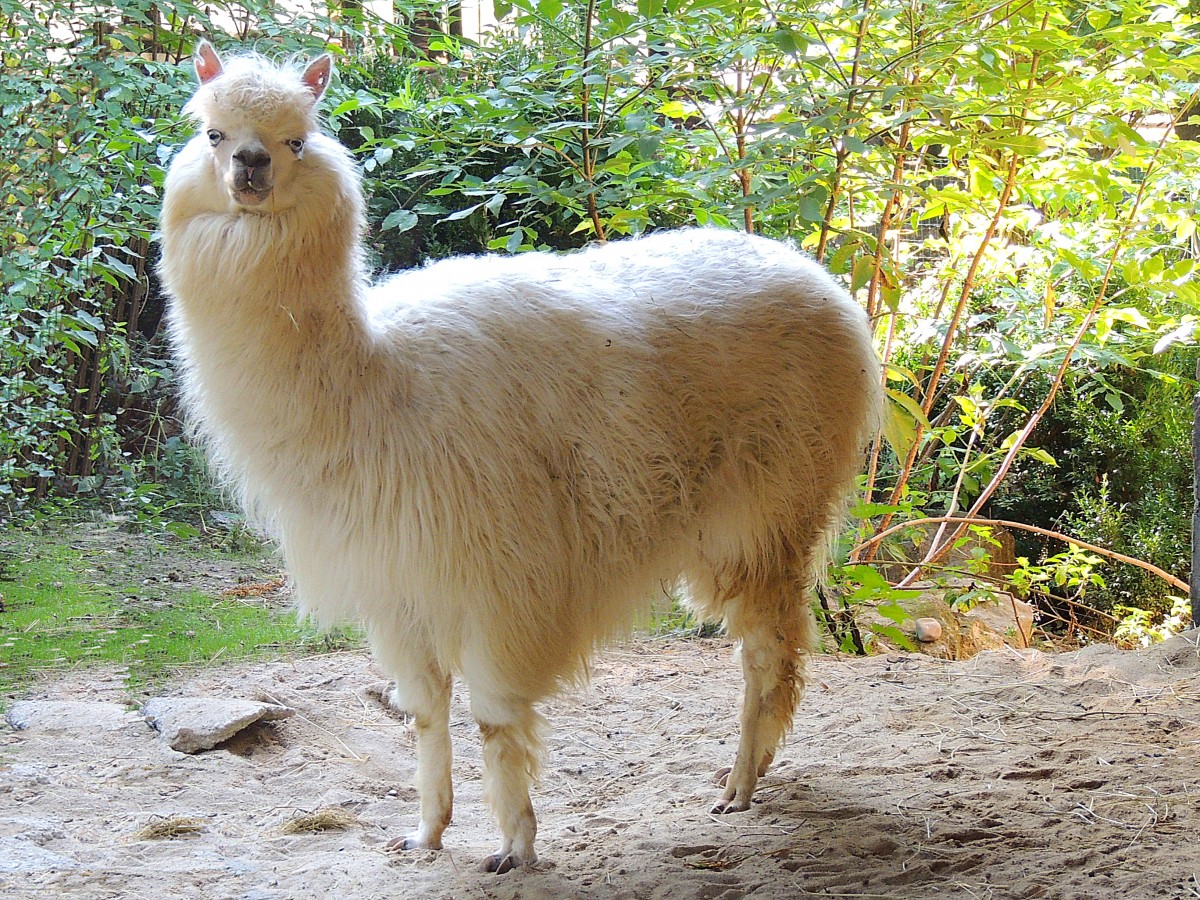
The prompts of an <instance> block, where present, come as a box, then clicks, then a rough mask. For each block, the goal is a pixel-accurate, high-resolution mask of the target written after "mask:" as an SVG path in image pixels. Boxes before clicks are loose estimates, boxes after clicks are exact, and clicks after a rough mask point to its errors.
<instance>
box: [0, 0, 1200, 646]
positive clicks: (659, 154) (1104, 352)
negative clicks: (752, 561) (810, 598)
mask: <svg viewBox="0 0 1200 900" xmlns="http://www.w3.org/2000/svg"><path fill="white" fill-rule="evenodd" d="M394 5H395V9H396V21H395V22H394V23H388V22H383V21H379V20H377V19H375V18H373V17H372V16H371V15H370V14H369V13H367V12H364V10H363V9H362V6H361V4H352V3H349V2H346V3H343V4H341V5H340V6H337V7H331V8H328V9H323V10H320V11H319V13H320V14H305V15H299V14H295V13H292V12H289V11H285V10H284V8H283V7H280V6H277V5H275V4H274V3H272V2H269V0H247V2H244V3H241V4H237V5H232V4H229V5H222V6H220V7H219V8H218V7H212V6H209V5H206V4H193V3H191V2H178V3H161V2H159V3H151V2H149V0H98V2H95V3H92V4H90V5H81V4H76V3H67V2H65V0H30V2H20V3H18V2H15V0H0V28H2V29H3V31H4V35H5V37H4V43H3V48H4V49H3V51H2V60H0V61H2V64H3V65H2V67H0V110H2V112H3V121H4V122H5V123H6V127H5V128H4V129H3V130H2V131H0V197H2V198H3V200H4V203H3V206H2V212H0V273H2V277H3V287H4V290H3V294H2V295H0V353H2V363H0V417H2V420H3V427H2V429H0V496H2V497H3V498H4V499H5V501H6V502H7V504H8V507H9V510H10V511H19V510H22V509H25V510H27V509H29V508H31V507H33V506H37V505H38V504H39V503H44V502H45V501H46V500H47V499H48V498H62V497H68V498H70V497H79V496H87V495H91V496H96V497H98V498H101V499H102V500H103V501H104V502H105V503H106V504H108V506H110V507H112V508H116V509H117V510H118V511H121V512H123V513H124V514H130V515H132V516H133V517H134V518H135V519H141V520H146V521H149V522H151V523H152V524H154V525H155V526H156V527H165V528H169V529H171V530H175V531H176V532H177V533H185V532H188V530H189V529H191V528H194V525H193V524H189V523H190V522H191V520H190V519H189V517H188V515H187V511H188V510H192V511H195V510H199V509H203V508H205V507H206V506H208V505H212V504H213V503H215V502H217V501H216V500H215V498H213V497H212V496H211V495H209V494H207V493H206V488H205V487H204V485H205V477H204V473H203V471H202V469H201V468H200V467H199V465H198V463H197V461H196V459H195V457H194V455H193V454H192V453H191V451H190V450H189V449H188V446H187V444H186V442H185V441H184V440H182V439H181V436H180V434H181V430H180V426H179V424H178V422H177V421H176V418H175V408H174V405H173V400H172V392H171V378H172V365H171V362H170V358H169V352H168V348H167V346H166V344H165V337H164V335H163V331H162V328H161V316H162V308H163V297H162V295H161V292H160V291H159V288H158V285H157V283H156V279H155V275H154V259H155V253H156V248H155V244H154V238H153V235H154V227H155V217H156V215H157V210H158V205H159V200H160V196H159V195H160V189H161V184H162V177H163V172H164V168H165V166H166V165H167V164H168V163H169V160H170V158H171V155H172V153H173V152H174V150H175V149H176V148H177V147H178V146H179V145H180V144H181V143H182V142H183V141H184V140H185V139H186V138H187V136H188V132H189V128H188V125H187V123H185V122H183V121H181V119H180V115H179V108H180V106H181V105H182V103H183V101H184V100H185V99H186V97H187V96H188V95H189V94H190V92H191V90H192V87H193V79H192V76H191V71H190V66H189V65H188V63H187V60H188V55H189V53H190V51H191V48H192V47H193V45H194V43H195V41H196V39H197V37H198V36H200V35H207V36H210V37H213V38H214V39H215V40H216V41H217V43H218V44H219V46H220V47H222V48H223V49H226V50H235V49H240V48H253V49H257V50H260V51H263V52H266V53H268V54H270V55H273V56H280V55H287V54H289V53H292V52H300V51H303V52H305V53H312V52H315V51H318V50H322V49H330V50H332V51H333V52H334V53H336V54H337V55H338V57H339V72H340V79H339V82H338V83H337V84H336V85H335V88H334V90H333V92H332V99H331V100H330V101H328V106H327V110H328V121H329V126H330V128H331V129H332V130H333V131H335V132H337V133H338V134H339V136H340V137H341V139H342V140H343V141H345V142H346V143H347V144H348V145H350V146H351V147H352V148H354V149H355V151H356V152H357V154H358V155H359V158H360V160H361V162H362V164H363V168H364V174H365V178H366V187H367V191H368V194H369V197H370V214H371V218H372V229H371V235H372V238H371V240H372V249H373V252H374V254H375V262H376V264H377V267H378V268H380V269H394V268H399V267H405V266H411V265H415V264H419V263H420V262H421V261H423V260H425V259H428V258H430V257H435V256H441V255H446V254H449V253H454V252H476V251H482V250H492V251H496V252H502V253H513V252H521V251H525V250H529V249H533V248H550V249H567V248H571V247H576V246H579V245H581V244H583V243H585V242H587V241H592V240H604V239H614V238H618V237H621V236H625V235H632V234H638V233H641V232H643V231H647V230H650V229H655V228H663V227H670V226H675V225H684V224H697V223H698V224H702V225H713V226H719V227H738V228H744V229H748V230H754V231H759V232H762V233H765V234H769V235H775V236H780V237H789V238H791V239H793V240H795V241H796V242H798V243H799V244H801V245H802V246H803V247H804V248H806V249H807V250H808V251H809V252H811V253H812V254H813V255H814V256H816V257H817V258H818V259H820V260H821V261H823V262H824V263H825V264H827V265H828V266H829V267H830V268H831V269H832V270H833V271H834V272H835V273H836V274H837V275H838V276H839V277H841V278H842V279H843V280H844V281H845V283H846V285H847V287H848V288H850V289H851V290H852V291H853V292H854V293H855V295H856V296H857V297H858V299H859V300H860V301H861V302H862V303H863V305H864V306H865V307H866V308H867V309H868V311H869V313H870V314H871V316H872V319H873V322H874V323H875V328H876V333H877V338H878V346H879V350H880V354H881V356H882V357H883V359H884V360H885V362H886V363H887V378H888V383H887V387H888V397H889V404H888V405H889V411H888V422H887V427H886V429H885V435H886V440H884V441H881V442H880V443H879V445H878V446H877V448H876V450H875V453H874V455H873V456H872V458H871V460H870V469H869V473H868V476H867V478H866V481H865V485H864V488H865V491H866V496H867V502H866V503H864V504H863V505H862V506H861V507H860V509H859V514H860V526H859V529H858V533H857V534H855V535H853V536H847V540H846V546H845V548H844V549H845V556H846V560H845V561H846V562H847V563H848V564H858V565H860V566H861V565H866V564H875V563H878V562H880V561H883V560H886V559H888V558H890V557H892V556H895V555H897V554H901V555H906V556H908V557H909V558H910V561H921V560H922V559H923V561H924V562H925V564H926V565H925V566H924V567H922V568H920V569H918V570H916V571H914V572H913V574H912V575H911V576H910V577H908V578H905V577H904V576H903V575H897V576H895V577H892V581H893V582H895V581H900V582H901V583H902V586H903V585H904V584H906V583H907V582H909V581H912V580H913V579H915V578H917V577H924V576H928V575H929V574H936V573H937V572H938V571H940V570H941V569H942V568H944V566H945V559H944V556H945V554H944V553H943V552H940V551H939V545H940V546H941V549H942V550H944V549H945V548H946V546H948V545H949V544H952V543H953V542H954V541H955V540H957V539H959V538H960V537H961V534H960V532H959V531H957V527H958V526H950V527H948V528H947V529H946V530H945V531H944V533H942V534H941V536H940V539H939V540H935V541H934V542H933V545H932V546H930V547H928V548H927V549H926V552H923V553H920V554H917V557H916V559H913V558H912V550H911V547H908V549H906V547H907V544H906V540H907V539H908V538H910V537H911V534H909V533H908V532H907V531H906V530H903V529H902V530H900V531H898V532H892V531H891V530H890V529H891V528H892V527H893V526H895V525H896V524H898V523H903V522H906V521H911V520H914V519H918V518H921V517H927V516H934V517H936V516H947V515H960V516H967V517H973V518H977V519H978V518H984V519H987V518H995V519H1005V520H1012V521H1017V522H1019V523H1024V524H1028V525H1032V526H1036V527H1038V528H1041V529H1043V530H1049V531H1054V532H1065V533H1068V534H1070V535H1072V536H1074V537H1077V538H1080V539H1083V540H1085V541H1088V542H1090V543H1093V544H1096V545H1099V546H1101V547H1105V548H1111V549H1113V550H1116V551H1119V552H1122V553H1125V554H1127V555H1130V556H1133V557H1137V558H1139V559H1142V560H1145V561H1147V562H1150V563H1153V564H1154V565H1155V566H1157V567H1159V568H1161V569H1164V570H1166V571H1167V572H1169V573H1171V574H1172V575H1174V576H1177V577H1178V578H1182V579H1184V580H1186V579H1187V577H1188V568H1189V556H1188V553H1189V549H1188V546H1189V545H1188V535H1189V528H1190V525H1189V518H1190V509H1191V499H1190V498H1191V490H1192V488H1191V463H1190V453H1189V441H1190V428H1191V417H1192V411H1191V397H1192V395H1193V394H1194V393H1195V391H1196V387H1197V385H1196V382H1195V377H1194V376H1195V351H1194V325H1195V322H1196V317H1197V314H1198V312H1200V287H1198V286H1197V284H1196V281H1195V279H1194V272H1195V264H1196V257H1197V251H1198V249H1200V247H1198V245H1197V235H1196V221H1197V214H1198V212H1200V210H1198V208H1197V207H1198V204H1200V174H1198V173H1200V165H1198V163H1200V145H1198V144H1197V143H1195V142H1194V141H1193V140H1191V138H1192V137H1194V136H1195V134H1196V127H1197V125H1196V120H1195V119H1193V118H1190V110H1191V109H1192V108H1193V107H1194V106H1195V104H1196V97H1197V88H1198V87H1200V51H1198V50H1197V49H1196V48H1197V46H1200V44H1198V43H1197V37H1198V36H1200V35H1198V29H1197V24H1196V9H1195V8H1194V6H1193V4H1192V2H1191V0H1163V2H1154V3H1147V2H1143V0H1104V2H1099V0H1096V2H1086V3H1070V2H1062V0H1058V2H1046V0H1014V2H1001V3H993V2H982V0H908V2H901V0H835V2H815V0H788V2H779V0H737V2H733V0H637V2H634V0H627V2H618V0H577V2H565V0H540V2H534V0H497V3H496V11H497V13H498V14H499V15H500V17H501V20H502V22H503V27H502V28H500V29H497V30H496V31H494V32H491V33H489V34H487V35H485V36H483V37H482V38H481V39H480V40H479V41H472V40H468V39H465V38H463V37H462V36H461V28H458V27H455V22H454V13H455V9H456V7H455V6H454V5H453V4H452V5H451V6H450V7H449V8H448V9H444V8H442V7H441V6H440V5H439V4H433V5H431V4H428V3H422V2H416V0H397V2H396V3H395V4H394ZM164 510H172V512H171V514H168V515H164V514H163V511H164ZM885 533H886V537H885V538H884V539H881V540H875V539H873V538H872V535H882V534H885ZM185 536H186V534H185ZM985 537H986V535H985ZM1016 540H1017V554H1016V555H1017V556H1018V557H1023V558H1024V563H1023V565H1022V566H1021V569H1020V571H1021V572H1022V573H1023V574H1022V575H1021V576H1019V578H1018V580H1019V581H1021V583H1022V584H1024V585H1025V586H1026V587H1027V588H1028V589H1030V590H1033V589H1037V590H1040V591H1042V592H1043V593H1044V595H1045V596H1044V597H1043V600H1042V608H1043V610H1044V611H1046V612H1047V613H1048V614H1053V615H1060V616H1062V617H1063V618H1066V619H1068V620H1070V621H1072V622H1073V623H1075V624H1077V625H1079V626H1080V627H1088V628H1093V629H1098V630H1100V631H1103V632H1111V631H1112V630H1113V629H1114V628H1115V627H1116V626H1117V624H1118V621H1119V620H1122V619H1123V620H1125V621H1126V625H1127V628H1133V630H1132V631H1131V632H1129V633H1130V634H1133V635H1134V636H1136V635H1138V634H1143V633H1146V632H1147V630H1148V629H1153V628H1154V627H1156V626H1157V625H1158V623H1160V622H1162V620H1163V619H1164V618H1166V617H1169V616H1170V615H1171V613H1172V607H1173V605H1177V604H1176V602H1175V601H1174V600H1173V599H1172V598H1173V596H1174V595H1176V594H1178V593H1179V590H1178V588H1177V587H1173V586H1171V584H1169V583H1168V582H1166V581H1164V580H1162V579H1161V578H1159V577H1156V576H1154V575H1151V574H1149V573H1148V572H1146V571H1145V570H1144V569H1138V568H1135V567H1122V566H1114V565H1106V564H1104V562H1103V561H1102V560H1101V558H1100V557H1098V556H1096V555H1094V554H1088V553H1084V552H1082V551H1079V550H1073V551H1072V550H1069V549H1068V547H1067V545H1065V544H1062V543H1061V542H1058V541H1055V540H1052V539H1048V538H1046V537H1045V536H1044V535H1036V536H1031V535H1028V534H1026V533H1024V532H1019V533H1018V534H1017V535H1016ZM985 543H986V542H985ZM856 571H857V572H858V573H859V574H858V576H855V574H854V573H855V572H856ZM889 571H891V570H890V569H889ZM889 577H891V576H889ZM845 578H846V579H847V580H848V581H849V582H850V583H849V588H850V590H848V591H847V592H846V593H845V596H846V597H848V598H855V597H859V596H860V595H861V594H862V584H863V583H864V581H867V582H869V581H871V579H869V578H866V579H864V577H863V576H862V570H861V569H854V568H850V569H848V570H846V574H845ZM1022 579H1023V580H1022ZM856 585H858V589H857V591H856V590H855V586H856ZM1055 598H1057V599H1055ZM847 602H849V601H847ZM1080 603H1084V604H1085V605H1086V609H1085V610H1084V611H1083V612H1080V611H1078V609H1077V604H1080ZM1131 608H1136V609H1138V610H1141V612H1137V613H1134V612H1131V611H1130V609H1131ZM831 609H832V607H831ZM1135 620H1136V621H1135ZM1130 623H1133V624H1134V625H1136V627H1133V625H1130ZM1176 624H1178V623H1177V622H1176Z"/></svg>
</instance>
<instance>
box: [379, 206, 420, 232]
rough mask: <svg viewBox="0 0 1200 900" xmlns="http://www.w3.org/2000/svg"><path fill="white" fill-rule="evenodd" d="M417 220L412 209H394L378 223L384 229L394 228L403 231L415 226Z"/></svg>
mask: <svg viewBox="0 0 1200 900" xmlns="http://www.w3.org/2000/svg"><path fill="white" fill-rule="evenodd" d="M417 221H418V217H417V214H416V213H415V212H413V211H412V210H410V209H395V210H392V211H391V212H390V213H388V214H387V217H386V218H385V219H384V220H383V224H382V225H380V228H382V229H383V230H384V231H390V230H391V229H393V228H394V229H395V230H397V231H400V232H405V231H409V230H411V229H412V228H414V227H416V224H417Z"/></svg>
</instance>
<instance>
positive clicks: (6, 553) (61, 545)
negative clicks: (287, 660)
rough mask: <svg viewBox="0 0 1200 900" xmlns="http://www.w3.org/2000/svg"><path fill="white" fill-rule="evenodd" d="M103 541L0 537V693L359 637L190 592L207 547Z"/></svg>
mask: <svg viewBox="0 0 1200 900" xmlns="http://www.w3.org/2000/svg"><path fill="white" fill-rule="evenodd" d="M111 536H112V539H111V540H110V541H108V542H107V543H105V535H104V533H103V531H101V533H100V536H99V537H97V536H96V534H95V533H91V534H89V535H88V537H87V539H86V542H84V544H83V546H82V547H81V546H79V543H80V541H79V539H78V538H77V537H76V536H74V535H72V534H71V533H70V531H69V530H67V529H62V530H61V531H60V530H57V529H54V530H49V531H47V530H45V529H39V530H38V531H36V532H34V531H27V532H17V531H16V530H15V529H13V528H12V527H10V529H9V530H8V531H7V532H6V533H4V534H3V536H2V537H3V540H4V550H3V551H2V552H0V695H3V696H15V695H19V694H20V693H21V692H22V691H24V690H26V689H27V688H28V687H29V686H30V685H31V684H32V683H33V682H34V681H35V679H36V678H37V677H38V675H39V674H42V673H47V672H54V671H66V670H70V669H75V668H78V667H81V666H95V665H105V666H109V667H118V668H123V669H124V670H125V671H126V678H127V682H128V684H129V686H130V687H137V686H140V685H144V684H147V683H154V682H158V681H161V680H163V679H165V678H166V677H167V676H168V675H170V674H171V673H172V672H173V671H174V670H176V669H179V668H182V667H186V666H196V665H208V664H212V663H214V662H217V661H220V660H224V659H244V658H247V657H265V656H272V655H279V654H281V653H292V652H309V651H318V650H326V649H331V648H332V647H334V646H347V645H350V646H356V645H358V644H359V643H360V641H361V638H359V637H358V636H357V635H354V634H352V633H345V632H341V633H334V634H325V633H322V632H319V631H317V630H316V629H314V628H312V627H310V626H307V625H305V624H303V623H300V622H298V621H297V620H296V616H295V614H294V613H293V612H292V611H291V609H290V608H289V607H288V606H287V605H286V604H282V603H280V602H279V601H278V600H274V601H273V600H271V599H270V598H269V597H264V596H259V595H257V594H255V593H254V592H252V591H251V592H248V593H246V594H245V595H244V596H222V594H221V589H220V588H219V587H215V586H214V587H213V588H211V589H208V588H206V589H205V590H198V589H196V588H195V587H191V586H189V585H188V582H189V581H192V580H194V579H193V578H192V570H193V569H196V568H198V567H199V568H201V569H203V568H204V566H205V565H206V564H207V563H209V562H211V560H212V558H213V556H215V555H216V554H213V553H212V552H211V551H209V552H208V553H207V554H205V553H203V552H199V553H198V552H196V551H195V549H194V548H191V547H189V546H187V545H186V543H185V542H178V546H176V545H173V544H170V543H163V541H165V540H168V539H166V538H162V537H153V536H147V535H129V534H127V533H122V532H120V531H118V530H112V531H111ZM110 545H115V549H114V546H110ZM222 556H224V557H226V558H228V554H222ZM106 560H107V562H106ZM114 560H115V562H114ZM257 562H258V564H259V566H260V568H261V561H257ZM255 563H256V561H255V560H253V559H247V560H246V565H247V567H251V566H253V565H254V564H255ZM235 566H236V562H235ZM164 573H167V574H164ZM175 581H178V582H179V583H178V584H175V583H174V582H175ZM230 586H233V585H230ZM0 702H2V701H0Z"/></svg>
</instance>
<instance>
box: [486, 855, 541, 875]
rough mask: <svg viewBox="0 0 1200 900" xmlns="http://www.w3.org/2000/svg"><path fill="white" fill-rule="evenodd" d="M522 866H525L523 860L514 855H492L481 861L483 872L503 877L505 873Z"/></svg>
mask: <svg viewBox="0 0 1200 900" xmlns="http://www.w3.org/2000/svg"><path fill="white" fill-rule="evenodd" d="M530 862H536V860H530ZM523 865H525V860H523V859H521V857H519V856H517V855H516V854H515V853H493V854H492V855H491V856H489V857H488V858H487V859H485V860H484V861H483V866H482V867H481V868H482V869H483V871H485V872H492V873H494V874H496V875H503V874H504V873H505V872H511V871H512V870H513V869H516V868H519V867H520V866H523Z"/></svg>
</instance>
